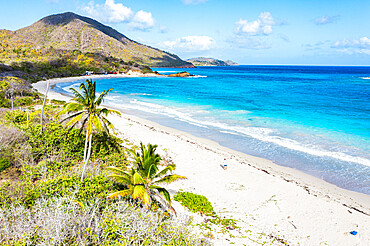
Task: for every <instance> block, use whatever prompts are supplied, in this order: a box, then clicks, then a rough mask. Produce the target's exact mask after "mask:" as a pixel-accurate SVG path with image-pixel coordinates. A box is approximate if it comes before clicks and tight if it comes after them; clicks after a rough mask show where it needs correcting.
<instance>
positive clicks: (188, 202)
mask: <svg viewBox="0 0 370 246" xmlns="http://www.w3.org/2000/svg"><path fill="white" fill-rule="evenodd" d="M174 199H175V201H178V202H180V203H181V205H183V206H185V207H187V208H188V209H189V210H190V211H192V212H196V213H201V214H205V215H208V216H213V215H215V212H214V210H213V206H212V204H211V203H210V202H209V201H208V199H207V197H205V196H202V195H197V194H194V193H191V192H187V191H185V192H177V193H176V194H175V196H174Z"/></svg>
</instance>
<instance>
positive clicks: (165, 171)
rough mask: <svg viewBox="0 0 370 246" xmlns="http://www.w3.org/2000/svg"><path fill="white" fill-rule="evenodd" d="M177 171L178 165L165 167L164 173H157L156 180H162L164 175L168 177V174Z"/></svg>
mask: <svg viewBox="0 0 370 246" xmlns="http://www.w3.org/2000/svg"><path fill="white" fill-rule="evenodd" d="M175 169H176V165H175V164H172V165H168V166H167V167H165V168H164V169H163V170H162V171H160V172H159V173H157V174H156V175H155V176H154V178H160V177H162V176H163V175H166V174H167V173H168V172H172V171H174V170H175Z"/></svg>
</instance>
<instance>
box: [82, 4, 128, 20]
mask: <svg viewBox="0 0 370 246" xmlns="http://www.w3.org/2000/svg"><path fill="white" fill-rule="evenodd" d="M83 11H85V12H86V13H88V14H89V15H90V16H91V17H93V18H96V19H98V20H100V21H104V22H109V23H119V22H128V21H130V20H131V18H132V16H133V12H132V10H131V9H130V8H128V7H126V6H124V5H123V4H122V3H115V2H114V0H106V1H105V3H104V4H94V2H93V1H91V2H89V4H88V6H86V7H84V8H83Z"/></svg>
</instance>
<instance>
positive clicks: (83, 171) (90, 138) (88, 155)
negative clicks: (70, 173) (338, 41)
mask: <svg viewBox="0 0 370 246" xmlns="http://www.w3.org/2000/svg"><path fill="white" fill-rule="evenodd" d="M91 140H92V133H91V134H90V135H89V151H88V152H87V156H86V160H85V163H84V168H83V170H82V175H81V183H82V182H83V181H84V174H85V169H86V166H87V163H88V162H89V159H90V155H91Z"/></svg>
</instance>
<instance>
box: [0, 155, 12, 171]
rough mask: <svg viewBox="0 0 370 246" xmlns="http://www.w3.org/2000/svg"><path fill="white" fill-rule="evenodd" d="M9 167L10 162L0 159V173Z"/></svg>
mask: <svg viewBox="0 0 370 246" xmlns="http://www.w3.org/2000/svg"><path fill="white" fill-rule="evenodd" d="M8 167H10V162H9V161H8V160H7V159H5V158H0V172H2V171H4V170H5V169H7V168H8Z"/></svg>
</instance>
